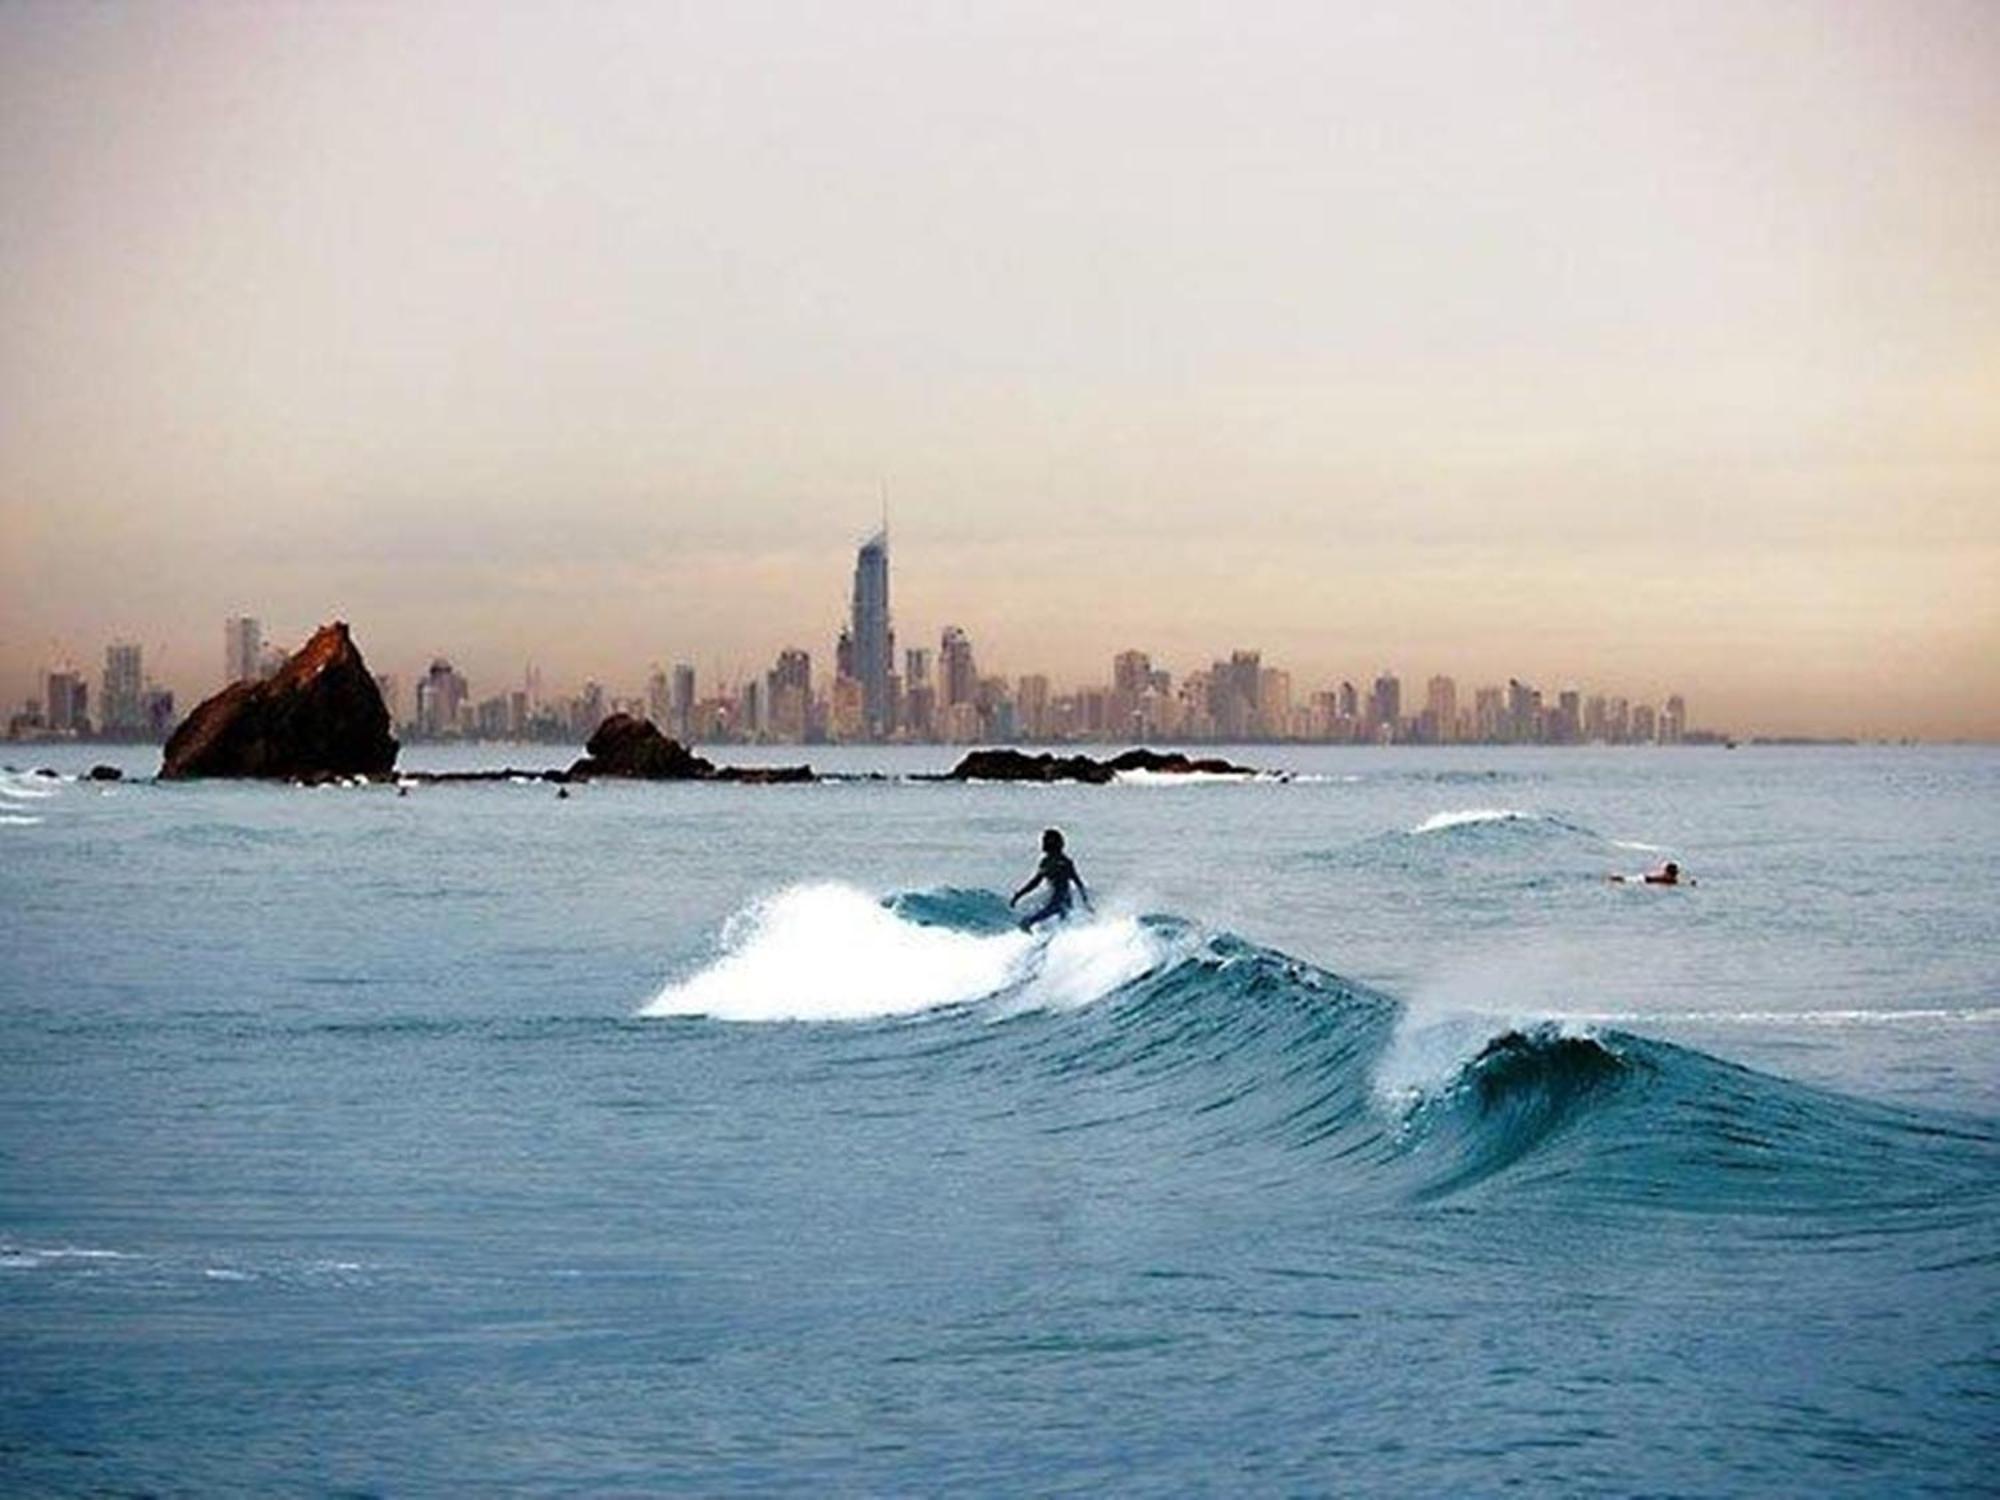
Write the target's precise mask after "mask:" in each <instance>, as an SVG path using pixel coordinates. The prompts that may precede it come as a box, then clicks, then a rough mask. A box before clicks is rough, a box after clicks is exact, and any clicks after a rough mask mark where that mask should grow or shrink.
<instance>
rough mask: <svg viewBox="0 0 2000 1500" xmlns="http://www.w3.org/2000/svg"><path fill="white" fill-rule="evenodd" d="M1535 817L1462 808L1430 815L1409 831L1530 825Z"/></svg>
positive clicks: (1506, 810) (1501, 810) (1508, 810)
mask: <svg viewBox="0 0 2000 1500" xmlns="http://www.w3.org/2000/svg"><path fill="white" fill-rule="evenodd" d="M1535 821H1537V819H1536V815H1535V814H1534V813H1530V812H1521V811H1520V810H1519V809H1517V808H1512V807H1462V808H1459V809H1458V810H1457V811H1455V812H1441V813H1432V814H1431V815H1430V816H1429V817H1428V818H1425V819H1424V820H1423V822H1421V823H1419V824H1418V825H1417V826H1416V827H1415V828H1412V829H1411V830H1410V832H1411V833H1413V834H1421V833H1443V832H1444V831H1445V830H1446V829H1447V828H1464V827H1467V826H1468V825H1470V824H1473V823H1532V822H1535Z"/></svg>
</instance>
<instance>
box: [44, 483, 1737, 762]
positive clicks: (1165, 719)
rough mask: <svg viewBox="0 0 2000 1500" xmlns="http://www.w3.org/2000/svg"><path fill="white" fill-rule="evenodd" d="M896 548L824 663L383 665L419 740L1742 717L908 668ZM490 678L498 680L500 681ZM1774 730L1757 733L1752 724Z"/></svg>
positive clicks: (1680, 708) (134, 700) (796, 659)
mask: <svg viewBox="0 0 2000 1500" xmlns="http://www.w3.org/2000/svg"><path fill="white" fill-rule="evenodd" d="M890 580H891V562H890V552H889V537H888V530H887V525H886V520H885V523H884V525H883V527H882V528H881V529H879V530H877V531H875V532H873V533H872V534H871V535H870V536H869V537H868V538H867V539H866V540H865V541H863V542H862V543H861V545H860V546H859V547H858V548H857V549H856V552H855V559H854V571H853V585H852V590H851V594H850V607H849V613H848V615H847V618H846V619H845V620H844V621H843V622H842V623H841V624H840V626H839V627H838V632H837V635H836V637H835V640H834V645H833V652H832V662H831V665H830V668H828V669H827V670H825V671H824V672H823V673H821V674H816V673H815V670H814V657H813V653H812V651H811V649H810V648H808V647H804V646H796V645H794V646H787V647H784V648H782V649H780V650H779V651H778V653H777V655H776V658H775V660H774V662H773V664H772V665H771V667H770V669H769V670H768V671H766V672H764V673H762V674H758V673H755V672H752V673H750V674H748V675H747V676H746V675H743V674H738V676H737V677H736V678H734V679H733V680H732V679H728V678H723V677H717V678H716V679H715V681H714V682H713V683H712V687H713V691H712V692H710V693H708V694H703V693H702V691H701V687H700V677H699V673H698V671H697V669H696V667H695V666H694V665H693V664H692V663H686V662H676V663H675V664H674V665H673V668H672V671H671V673H670V672H669V671H668V670H667V668H666V667H664V666H663V665H661V664H660V663H658V662H655V663H653V664H652V666H651V667H650V668H649V670H648V672H647V675H646V678H645V684H644V688H643V691H642V692H640V693H637V694H632V693H621V692H620V691H618V684H617V683H616V681H615V680H614V681H613V682H611V683H609V684H607V683H606V682H603V681H599V680H596V679H590V680H586V681H585V682H584V684H583V685H582V687H581V690H580V691H578V692H576V693H574V694H569V695H564V694H563V693H561V692H559V691H558V692H556V693H554V694H551V693H549V692H548V691H546V684H545V681H544V679H543V676H542V673H541V670H540V669H539V668H538V667H536V666H535V665H534V664H532V663H530V664H528V665H527V666H526V667H525V668H524V669H523V671H522V674H521V677H520V679H519V686H517V687H511V688H503V689H502V690H500V691H499V692H497V693H492V692H476V691H475V690H474V687H473V684H472V682H471V681H470V680H469V679H468V677H467V676H466V674H465V673H464V672H462V671H461V670H460V669H459V668H458V667H457V666H456V665H455V664H454V663H453V662H452V661H451V659H450V658H448V657H444V656H438V657H434V658H433V659H432V660H431V662H430V664H429V666H428V667H427V668H425V669H423V670H422V671H420V672H418V673H415V674H413V675H412V676H411V677H410V678H409V679H407V686H408V689H409V691H408V695H407V697H406V695H405V686H406V679H405V678H404V676H403V675H402V674H400V673H398V672H396V671H394V670H383V669H381V668H380V666H379V663H378V666H377V667H376V668H375V669H374V671H375V681H376V685H377V688H378V689H379V691H380V693H381V695H382V698H383V701H384V703H385V705H386V707H387V709H388V712H389V717H390V721H391V723H392V725H393V726H394V727H395V728H396V729H397V730H398V731H399V732H400V733H402V734H403V735H404V736H405V737H407V738H413V739H419V740H441V739H534V740H558V741H560V740H573V741H578V742H581V741H584V740H587V739H588V738H590V736H591V734H592V733H593V731H594V730H595V728H596V727H597V725H598V724H599V723H601V722H602V721H603V720H604V718H605V717H606V716H607V715H608V714H612V713H619V712H624V713H629V714H633V715H639V716H645V717H648V718H650V719H651V720H652V721H653V722H654V723H655V724H657V725H659V726H660V727H661V728H662V729H664V730H665V731H666V732H667V733H668V734H670V735H672V736H674V737H676V738H678V739H681V740H683V741H685V742H692V743H717V742H731V741H734V742H758V743H777V744H811V743H836V744H866V743H927V744H935V743H949V744H975V743H980V742H998V743H1010V742H1023V741H1025V742H1034V743H1066V742H1068V743H1074V742H1107V741H1117V740H1131V741H1135V742H1136V741H1145V740H1152V741H1160V742H1166V743H1171V742H1183V743H1198V742H1206V743H1215V742H1225V743H1226V742H1250V741H1275V742H1301V743H1321V744H1423V745H1449V744H1538V745H1580V744H1612V745H1625V744H1668V745H1672V744H1681V743H1706V744H1713V743H1720V742H1724V741H1727V740H1731V739H1733V738H1734V737H1735V735H1734V732H1733V731H1731V730H1730V729H1727V728H1713V727H1707V726H1704V725H1700V724H1697V723H1694V722H1692V721H1691V720H1690V717H1689V712H1688V706H1687V700H1686V698H1685V696H1684V695H1683V694H1682V693H1680V692H1678V691H1675V692H1672V693H1669V694H1667V695H1666V696H1665V697H1664V698H1663V699H1659V700H1655V701H1649V700H1646V699H1643V698H1642V699H1638V700H1634V699H1633V698H1631V697H1629V696H1628V695H1626V694H1624V693H1617V692H1611V691H1606V690H1593V691H1589V692H1586V691H1585V690H1584V689H1583V688H1581V687H1579V686H1577V685H1576V684H1575V682H1574V680H1573V679H1562V680H1560V681H1559V683H1558V684H1557V685H1556V686H1554V687H1552V688H1551V689H1550V690H1549V691H1548V692H1546V693H1545V692H1544V691H1543V689H1542V688H1541V687H1539V686H1537V685H1536V684H1534V683H1533V682H1529V681H1524V680H1522V679H1521V678H1519V677H1516V676H1513V675H1510V676H1509V677H1508V678H1507V680H1506V683H1505V685H1504V686H1502V685H1501V684H1499V683H1469V684H1468V689H1469V690H1468V692H1467V693H1466V694H1465V696H1464V697H1463V698H1462V699H1461V697H1460V694H1459V684H1458V681H1457V679H1456V677H1454V676H1451V675H1447V674H1434V675H1432V676H1430V677H1429V679H1428V680H1427V681H1426V682H1425V684H1424V693H1423V699H1422V707H1421V708H1419V707H1417V703H1416V697H1415V693H1414V684H1412V688H1413V691H1412V693H1411V695H1410V696H1409V698H1407V699H1406V698H1405V696H1404V692H1403V684H1402V680H1401V678H1400V676H1399V675H1398V674H1397V673H1396V672H1395V671H1394V670H1393V669H1391V668H1387V667H1385V668H1383V669H1382V670H1381V671H1380V672H1379V673H1378V674H1377V675H1376V676H1375V677H1374V679H1373V680H1372V681H1370V680H1368V679H1367V678H1366V677H1365V676H1364V677H1363V678H1362V679H1361V685H1357V683H1356V681H1355V680H1354V679H1352V678H1341V679H1339V680H1338V681H1334V680H1332V679H1327V680H1325V681H1324V682H1315V681H1313V680H1310V679H1296V680H1295V678H1294V675H1293V673H1292V672H1291V671H1290V670H1289V669H1287V668H1285V667H1281V666H1279V665H1277V664H1276V663H1269V664H1267V663H1266V661H1265V660H1264V657H1263V654H1262V652H1261V651H1260V650H1257V649H1254V648H1235V649H1232V650H1231V651H1230V652H1229V653H1228V655H1227V657H1222V656H1217V657H1216V658H1215V659H1214V660H1213V661H1211V662H1210V664H1209V665H1208V666H1206V667H1194V668H1190V669H1188V670H1185V671H1183V672H1182V673H1180V674H1179V675H1178V676H1176V675H1175V673H1174V672H1173V671H1172V670H1171V669H1169V668H1167V667H1165V666H1162V665H1157V664H1156V663H1155V661H1154V658H1153V656H1152V654H1151V653H1150V652H1148V651H1146V650H1143V649H1140V648H1137V647H1128V648H1126V649H1124V650H1122V651H1119V652H1118V653H1116V655H1115V656H1114V657H1113V658H1112V661H1111V672H1110V676H1109V678H1108V679H1098V680H1096V681H1094V682H1081V683H1076V684H1073V685H1067V686H1066V685H1063V684H1059V683H1056V682H1054V681H1053V680H1052V679H1051V678H1050V677H1049V676H1048V675H1047V674H1046V673H1040V672H1024V673H1020V674H1018V675H1015V676H1011V677H1010V676H1008V675H1006V674H1004V673H994V672H992V671H990V670H989V671H985V672H982V671H981V670H980V667H979V662H978V658H977V652H976V648H975V646H974V644H973V641H972V638H971V636H970V635H969V634H968V632H967V631H966V630H965V629H964V628H963V627H961V626H959V625H945V626H943V627H942V628H941V630H940V632H939V635H938V645H937V648H936V652H935V655H933V653H932V651H931V649H930V648H928V647H924V646H911V647H909V648H908V649H907V650H905V651H904V653H903V656H902V660H901V663H900V666H901V670H900V671H898V670H897V668H898V665H899V663H898V661H897V659H896V634H895V627H894V623H893V619H892V616H891V611H890V597H891V583H890ZM285 656H286V652H285V651H284V649H282V648H281V647H279V646H278V645H277V644H276V643H274V642H272V641H271V640H269V639H268V638H267V637H266V635H265V633H264V628H263V622H262V621H261V620H259V619H258V618H257V617H255V616H247V615H232V616H230V617H228V618H227V619H226V620H224V622H223V627H222V653H221V670H222V682H223V684H224V685H227V684H230V683H235V682H240V681H245V680H252V679H256V678H261V677H268V676H270V675H272V674H273V673H274V672H276V671H277V670H278V669H279V668H280V667H281V666H282V664H283V662H284V660H285ZM42 684H43V688H42V694H41V699H40V701H39V702H37V701H35V700H28V701H26V702H24V703H23V704H22V705H21V708H20V710H19V711H18V712H17V713H15V714H13V715H12V717H11V718H10V720H9V721H8V726H7V727H8V734H9V737H11V738H34V737H37V736H42V735H50V736H66V735H67V736H87V735H90V734H92V733H100V734H104V735H108V736H109V737H112V738H127V739H131V738H155V739H157V738H162V737H164V735H165V734H166V733H167V732H168V731H169V730H170V729H171V728H172V727H173V724H174V723H175V721H176V711H175V698H174V695H173V692H172V691H171V689H168V688H165V687H163V686H161V685H159V684H157V683H156V682H155V681H154V680H153V678H152V676H151V675H150V674H149V673H148V672H147V671H146V670H145V667H144V661H143V650H142V648H141V647H140V646H139V645H137V644H135V643H130V642H113V643H112V644H111V645H110V646H108V647H107V648H106V650H105V656H104V672H103V677H102V680H101V686H102V691H101V693H100V698H99V702H100V709H99V711H98V713H97V714H96V715H95V716H93V714H92V712H91V709H90V698H89V689H88V684H87V682H86V681H85V680H84V679H83V677H82V675H81V674H80V673H78V672H77V671H76V670H75V669H74V668H69V667H63V668H52V669H50V670H48V671H46V672H45V673H44V674H43V676H42ZM483 687H484V685H483V684H482V688H483ZM1759 734H1760V731H1757V730H1751V731H1746V732H1745V734H1744V737H1745V738H1754V737H1759Z"/></svg>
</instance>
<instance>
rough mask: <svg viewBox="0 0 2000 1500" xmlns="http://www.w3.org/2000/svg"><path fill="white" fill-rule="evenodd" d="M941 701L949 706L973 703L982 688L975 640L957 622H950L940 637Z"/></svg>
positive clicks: (939, 670) (939, 684)
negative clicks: (974, 648) (975, 657)
mask: <svg viewBox="0 0 2000 1500" xmlns="http://www.w3.org/2000/svg"><path fill="white" fill-rule="evenodd" d="M938 676H939V678H940V681H939V683H938V687H939V689H940V691H939V695H938V701H939V703H940V704H941V705H942V706H943V707H944V708H946V709H951V708H956V707H957V706H958V705H959V704H961V703H970V702H971V701H972V695H973V694H974V693H975V692H976V691H978V688H979V672H978V669H977V668H976V667H975V666H974V665H973V661H972V641H971V639H970V638H969V637H968V636H967V635H966V633H965V632H964V631H963V630H960V629H959V628H958V627H957V626H956V625H947V626H945V628H944V634H943V636H941V637H940V638H939V640H938Z"/></svg>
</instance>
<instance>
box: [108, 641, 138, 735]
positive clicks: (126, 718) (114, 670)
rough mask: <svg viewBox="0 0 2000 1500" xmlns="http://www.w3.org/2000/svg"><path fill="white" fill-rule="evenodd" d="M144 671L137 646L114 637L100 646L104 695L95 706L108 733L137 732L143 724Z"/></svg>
mask: <svg viewBox="0 0 2000 1500" xmlns="http://www.w3.org/2000/svg"><path fill="white" fill-rule="evenodd" d="M144 695H145V675H144V673H143V671H142V670H141V667H140V653H139V647H138V646H137V645H135V644H133V643H132V642H130V641H114V642H112V643H111V645H109V646H107V647H105V650H104V699H103V703H102V706H101V707H100V709H99V714H100V716H101V717H102V719H103V723H104V729H105V731H106V732H107V733H109V734H137V733H139V732H140V731H142V730H143V729H145V727H146V706H145V699H144Z"/></svg>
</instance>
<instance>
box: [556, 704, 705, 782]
mask: <svg viewBox="0 0 2000 1500" xmlns="http://www.w3.org/2000/svg"><path fill="white" fill-rule="evenodd" d="M583 749H584V758H583V759H582V760H580V761H578V762H577V763H576V764H575V765H573V766H571V767H570V768H569V774H570V775H571V776H573V777H575V778H576V779H577V780H579V781H587V780H589V779H590V778H591V777H593V776H630V777H634V778H636V779H638V780H640V781H706V780H708V779H709V778H710V777H711V776H713V775H715V763H714V762H713V761H709V760H704V759H703V758H702V757H701V756H699V755H696V754H695V753H694V752H693V751H692V750H690V749H688V747H687V746H685V745H683V744H682V743H681V742H680V741H679V740H670V739H668V738H667V737H666V736H665V735H664V734H661V733H660V731H659V729H658V727H657V726H655V725H654V723H653V721H652V720H651V719H637V718H634V717H633V716H632V715H631V714H612V715H611V716H610V717H609V718H607V719H606V720H605V721H604V722H603V723H602V724H599V725H598V726H597V732H596V733H595V734H593V735H591V737H590V742H589V743H588V744H586V745H585V746H584V747H583Z"/></svg>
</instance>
